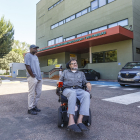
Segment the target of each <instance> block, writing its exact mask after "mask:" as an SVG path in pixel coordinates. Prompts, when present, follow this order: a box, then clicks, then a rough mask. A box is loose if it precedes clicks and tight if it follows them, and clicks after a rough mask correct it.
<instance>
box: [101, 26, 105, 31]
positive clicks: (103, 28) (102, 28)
mask: <svg viewBox="0 0 140 140" xmlns="http://www.w3.org/2000/svg"><path fill="white" fill-rule="evenodd" d="M105 29H107V26H103V27H100V28H99V31H102V30H105Z"/></svg>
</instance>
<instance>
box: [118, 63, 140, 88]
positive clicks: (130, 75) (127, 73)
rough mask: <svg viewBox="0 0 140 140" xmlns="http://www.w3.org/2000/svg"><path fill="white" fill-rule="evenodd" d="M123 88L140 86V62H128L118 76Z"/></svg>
mask: <svg viewBox="0 0 140 140" xmlns="http://www.w3.org/2000/svg"><path fill="white" fill-rule="evenodd" d="M118 82H119V84H120V85H121V86H125V85H140V62H128V63H127V64H126V65H125V66H124V67H123V68H122V69H121V70H120V72H119V74H118Z"/></svg>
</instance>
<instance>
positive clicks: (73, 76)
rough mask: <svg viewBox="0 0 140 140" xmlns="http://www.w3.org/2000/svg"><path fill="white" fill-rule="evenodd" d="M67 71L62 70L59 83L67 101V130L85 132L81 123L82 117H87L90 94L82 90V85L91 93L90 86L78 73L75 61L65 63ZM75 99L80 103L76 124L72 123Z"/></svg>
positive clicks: (80, 73)
mask: <svg viewBox="0 0 140 140" xmlns="http://www.w3.org/2000/svg"><path fill="white" fill-rule="evenodd" d="M68 67H69V69H68V70H64V72H63V73H62V75H61V77H60V79H59V81H58V82H57V84H58V83H59V82H63V89H64V90H63V93H62V94H63V95H64V96H65V97H67V99H68V111H67V114H68V116H69V121H68V127H67V129H68V130H71V131H74V132H82V131H87V130H88V129H87V127H86V126H85V125H84V124H83V123H82V121H83V117H84V116H89V107H90V94H89V92H87V91H85V90H84V89H83V85H86V86H87V88H88V90H89V91H91V84H90V82H88V81H87V80H86V78H85V74H84V73H83V72H81V71H78V64H77V61H76V60H75V59H72V60H70V61H69V62H68V63H67V68H68ZM77 98H78V99H79V101H80V110H79V117H78V119H77V124H76V123H75V121H74V115H75V105H76V101H77Z"/></svg>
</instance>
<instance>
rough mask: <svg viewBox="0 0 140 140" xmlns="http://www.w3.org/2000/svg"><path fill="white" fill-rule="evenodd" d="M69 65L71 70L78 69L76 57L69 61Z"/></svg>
mask: <svg viewBox="0 0 140 140" xmlns="http://www.w3.org/2000/svg"><path fill="white" fill-rule="evenodd" d="M69 67H70V69H71V70H77V69H78V64H77V61H76V60H75V59H71V60H70V61H69Z"/></svg>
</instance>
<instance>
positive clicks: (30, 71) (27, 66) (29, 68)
mask: <svg viewBox="0 0 140 140" xmlns="http://www.w3.org/2000/svg"><path fill="white" fill-rule="evenodd" d="M25 66H26V69H27V71H28V73H29V74H30V75H31V77H33V78H34V77H35V76H34V74H33V72H32V69H31V67H30V65H25Z"/></svg>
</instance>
